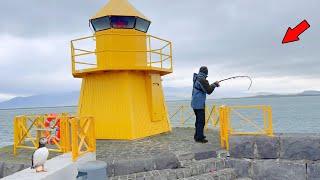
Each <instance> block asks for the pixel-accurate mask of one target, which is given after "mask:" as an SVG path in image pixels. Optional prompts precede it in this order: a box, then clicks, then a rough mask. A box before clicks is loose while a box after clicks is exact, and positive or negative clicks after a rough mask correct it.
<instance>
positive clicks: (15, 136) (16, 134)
mask: <svg viewBox="0 0 320 180" xmlns="http://www.w3.org/2000/svg"><path fill="white" fill-rule="evenodd" d="M18 123H19V117H15V118H14V120H13V154H14V155H15V156H16V155H17V146H18V142H19V140H20V138H19V134H20V132H19V127H18V126H19V125H18Z"/></svg>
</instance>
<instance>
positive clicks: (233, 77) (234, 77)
mask: <svg viewBox="0 0 320 180" xmlns="http://www.w3.org/2000/svg"><path fill="white" fill-rule="evenodd" d="M236 78H248V79H249V80H250V85H249V87H248V90H249V89H250V88H251V86H252V79H251V77H250V76H232V77H229V78H226V79H222V80H220V81H218V82H219V83H221V82H223V81H228V80H231V79H236Z"/></svg>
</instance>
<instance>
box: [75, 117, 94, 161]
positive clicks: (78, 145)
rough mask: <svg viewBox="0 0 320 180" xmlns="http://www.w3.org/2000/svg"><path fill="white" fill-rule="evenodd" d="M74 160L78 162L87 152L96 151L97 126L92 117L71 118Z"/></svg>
mask: <svg viewBox="0 0 320 180" xmlns="http://www.w3.org/2000/svg"><path fill="white" fill-rule="evenodd" d="M69 123H70V125H71V134H72V135H71V137H72V138H71V139H72V141H71V142H72V159H73V160H76V159H77V157H78V156H81V155H83V154H85V153H87V152H94V151H96V138H95V125H94V120H93V118H91V117H88V118H82V119H81V118H79V117H71V118H70V120H69Z"/></svg>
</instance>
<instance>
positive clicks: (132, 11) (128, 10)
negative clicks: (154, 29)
mask: <svg viewBox="0 0 320 180" xmlns="http://www.w3.org/2000/svg"><path fill="white" fill-rule="evenodd" d="M105 16H136V17H140V18H142V19H145V20H148V21H150V20H149V19H148V18H147V17H145V16H144V15H143V14H142V13H141V12H139V11H138V10H137V9H136V8H135V7H133V6H132V5H131V4H130V2H128V0H110V1H109V3H108V4H106V5H105V6H104V7H102V8H101V9H100V10H99V11H98V13H97V14H96V15H94V16H93V17H91V19H96V18H101V17H105Z"/></svg>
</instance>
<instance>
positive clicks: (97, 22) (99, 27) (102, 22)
mask: <svg viewBox="0 0 320 180" xmlns="http://www.w3.org/2000/svg"><path fill="white" fill-rule="evenodd" d="M91 24H92V26H93V28H94V30H95V31H96V32H97V31H103V30H106V29H110V28H111V27H110V19H109V17H108V16H106V17H102V18H97V19H92V20H91Z"/></svg>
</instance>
